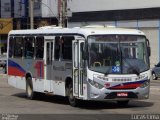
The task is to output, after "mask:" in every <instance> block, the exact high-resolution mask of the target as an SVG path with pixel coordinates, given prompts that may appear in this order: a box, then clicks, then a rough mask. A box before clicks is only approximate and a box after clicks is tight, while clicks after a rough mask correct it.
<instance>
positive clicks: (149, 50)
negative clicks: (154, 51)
mask: <svg viewBox="0 0 160 120" xmlns="http://www.w3.org/2000/svg"><path fill="white" fill-rule="evenodd" d="M147 52H148V56H151V47H147Z"/></svg>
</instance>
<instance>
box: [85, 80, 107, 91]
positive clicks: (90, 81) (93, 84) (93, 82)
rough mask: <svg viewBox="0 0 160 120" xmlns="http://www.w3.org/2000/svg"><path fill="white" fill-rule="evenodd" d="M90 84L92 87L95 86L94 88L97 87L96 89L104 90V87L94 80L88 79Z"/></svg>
mask: <svg viewBox="0 0 160 120" xmlns="http://www.w3.org/2000/svg"><path fill="white" fill-rule="evenodd" d="M88 82H89V83H90V84H91V85H92V86H94V87H96V88H98V89H102V88H103V87H104V86H103V85H101V84H99V83H97V82H95V81H94V80H90V79H88Z"/></svg>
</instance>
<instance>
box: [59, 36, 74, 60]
mask: <svg viewBox="0 0 160 120" xmlns="http://www.w3.org/2000/svg"><path fill="white" fill-rule="evenodd" d="M63 38H64V42H63V46H62V55H63V59H64V60H72V40H74V37H73V36H64V37H63Z"/></svg>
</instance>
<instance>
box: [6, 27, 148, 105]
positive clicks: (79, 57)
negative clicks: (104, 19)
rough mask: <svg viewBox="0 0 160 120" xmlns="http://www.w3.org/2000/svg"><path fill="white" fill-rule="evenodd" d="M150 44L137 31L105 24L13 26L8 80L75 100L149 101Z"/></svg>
mask: <svg viewBox="0 0 160 120" xmlns="http://www.w3.org/2000/svg"><path fill="white" fill-rule="evenodd" d="M149 56H150V47H149V42H148V40H147V38H146V37H145V35H144V33H143V32H141V31H139V30H133V29H122V28H115V27H104V26H87V27H83V28H78V27H77V28H60V27H59V28H58V27H43V28H39V29H35V30H12V31H11V32H10V33H9V36H8V67H7V68H8V70H7V73H8V83H9V84H10V85H12V86H14V87H16V88H20V89H24V90H26V94H27V97H28V98H29V99H34V98H35V97H36V95H37V93H38V92H40V93H47V94H52V95H61V96H67V97H68V100H69V103H70V104H71V105H72V106H77V105H78V104H79V100H80V99H81V100H96V101H107V100H112V101H113V100H114V101H117V103H118V104H121V105H126V104H128V102H129V101H130V100H134V99H148V98H149V88H150V79H151V73H150V61H149Z"/></svg>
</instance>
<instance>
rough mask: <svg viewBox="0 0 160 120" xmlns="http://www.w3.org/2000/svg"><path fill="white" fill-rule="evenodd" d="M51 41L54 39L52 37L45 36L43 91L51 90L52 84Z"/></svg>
mask: <svg viewBox="0 0 160 120" xmlns="http://www.w3.org/2000/svg"><path fill="white" fill-rule="evenodd" d="M53 41H54V39H53V38H52V39H51V38H45V44H44V48H45V51H44V52H45V54H44V58H45V60H44V61H45V66H44V69H45V73H44V76H45V80H44V91H45V92H53V90H52V89H53V86H52V60H53Z"/></svg>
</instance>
